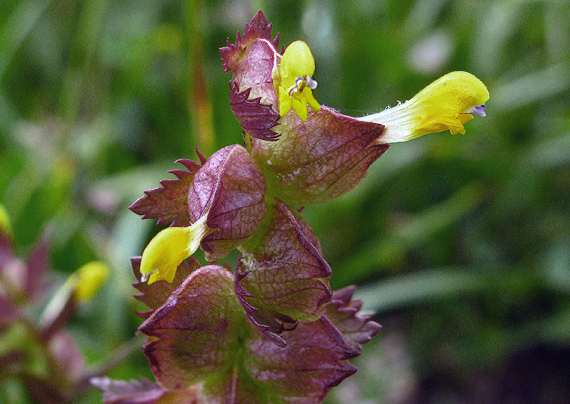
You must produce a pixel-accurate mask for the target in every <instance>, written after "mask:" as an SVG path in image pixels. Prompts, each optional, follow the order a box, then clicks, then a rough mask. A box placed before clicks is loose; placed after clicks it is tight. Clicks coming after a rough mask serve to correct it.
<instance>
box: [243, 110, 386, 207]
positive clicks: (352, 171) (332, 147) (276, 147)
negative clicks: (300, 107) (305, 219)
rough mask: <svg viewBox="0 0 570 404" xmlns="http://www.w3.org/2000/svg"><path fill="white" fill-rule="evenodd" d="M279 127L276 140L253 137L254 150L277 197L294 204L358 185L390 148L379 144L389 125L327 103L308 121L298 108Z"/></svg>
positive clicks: (311, 201) (319, 199) (318, 200)
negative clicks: (365, 119)
mask: <svg viewBox="0 0 570 404" xmlns="http://www.w3.org/2000/svg"><path fill="white" fill-rule="evenodd" d="M275 131H276V132H278V133H279V134H281V137H280V138H279V140H278V141H276V142H263V141H259V140H257V139H253V142H252V144H253V149H252V156H253V158H254V159H255V160H256V161H257V162H258V164H259V165H260V167H261V168H262V169H263V171H264V173H265V174H266V178H267V182H268V184H271V189H273V190H274V194H275V196H276V197H278V198H280V199H281V200H283V201H284V202H285V203H287V204H288V205H289V206H305V205H311V204H317V203H322V202H326V201H328V200H331V199H333V198H335V197H337V196H339V195H342V194H344V193H346V192H348V191H350V190H352V189H353V188H355V187H356V186H357V185H358V184H359V183H360V181H362V179H364V177H365V176H366V173H367V172H368V168H369V166H370V165H371V164H372V163H373V162H374V161H376V160H377V159H378V158H379V157H380V156H381V155H382V154H383V153H384V152H385V151H386V150H387V149H388V147H389V146H388V145H387V144H378V143H376V140H377V139H378V138H379V137H380V136H381V135H382V133H383V131H384V126H382V125H380V124H375V123H371V122H361V121H358V120H356V119H354V118H351V117H349V116H346V115H342V114H340V113H338V112H336V111H335V110H333V109H331V108H328V107H325V106H323V107H322V108H321V110H320V111H319V112H313V111H311V112H309V116H308V119H307V121H306V122H303V121H301V119H300V118H299V117H298V116H297V114H296V113H295V112H293V111H290V112H289V113H287V114H285V115H284V116H283V117H282V118H281V121H280V124H279V126H277V127H276V128H275Z"/></svg>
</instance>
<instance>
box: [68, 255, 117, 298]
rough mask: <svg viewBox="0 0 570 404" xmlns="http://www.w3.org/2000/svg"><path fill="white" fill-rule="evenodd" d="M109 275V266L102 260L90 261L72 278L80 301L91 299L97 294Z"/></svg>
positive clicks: (75, 292) (76, 295)
mask: <svg viewBox="0 0 570 404" xmlns="http://www.w3.org/2000/svg"><path fill="white" fill-rule="evenodd" d="M108 276H109V268H108V267H107V265H105V264H104V263H102V262H100V261H93V262H89V263H88V264H85V265H83V266H82V267H81V268H79V269H78V270H77V271H76V272H75V273H74V274H73V275H72V276H71V278H70V282H72V284H73V286H74V294H75V299H77V301H78V302H85V301H87V300H90V299H92V298H93V296H95V295H96V294H97V292H98V291H99V289H101V286H103V284H104V283H105V281H106V280H107V278H108Z"/></svg>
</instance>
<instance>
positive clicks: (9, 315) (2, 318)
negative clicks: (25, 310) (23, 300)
mask: <svg viewBox="0 0 570 404" xmlns="http://www.w3.org/2000/svg"><path fill="white" fill-rule="evenodd" d="M3 293H4V292H3V291H2V290H0V332H1V331H2V326H4V325H7V324H10V323H11V322H12V321H14V320H15V319H17V318H18V317H19V316H20V314H19V312H18V310H17V309H16V307H14V305H13V304H12V302H10V300H8V297H7V296H5V295H3Z"/></svg>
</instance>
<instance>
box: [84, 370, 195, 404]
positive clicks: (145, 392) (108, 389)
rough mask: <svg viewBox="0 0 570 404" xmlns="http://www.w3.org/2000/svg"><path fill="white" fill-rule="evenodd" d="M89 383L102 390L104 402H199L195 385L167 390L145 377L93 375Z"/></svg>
mask: <svg viewBox="0 0 570 404" xmlns="http://www.w3.org/2000/svg"><path fill="white" fill-rule="evenodd" d="M90 382H91V384H92V385H93V386H95V387H98V388H99V389H101V390H102V391H103V403H104V404H199V403H200V401H198V395H197V391H198V388H197V387H190V388H188V389H183V390H168V389H165V388H164V387H161V386H159V385H158V384H156V383H153V382H151V381H149V380H146V379H141V380H140V381H136V380H132V381H130V382H125V381H122V380H111V379H109V378H108V377H94V378H92V379H91V380H90Z"/></svg>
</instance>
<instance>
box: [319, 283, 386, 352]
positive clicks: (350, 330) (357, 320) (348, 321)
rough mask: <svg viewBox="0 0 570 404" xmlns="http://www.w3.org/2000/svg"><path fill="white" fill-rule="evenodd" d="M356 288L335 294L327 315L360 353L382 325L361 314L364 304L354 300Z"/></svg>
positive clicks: (350, 287)
mask: <svg viewBox="0 0 570 404" xmlns="http://www.w3.org/2000/svg"><path fill="white" fill-rule="evenodd" d="M354 289H355V287H354V286H347V287H345V288H343V289H340V290H337V291H335V292H334V293H333V296H332V299H331V302H330V304H329V305H328V306H327V309H326V315H327V317H328V318H329V319H330V321H331V322H332V323H333V324H334V325H335V326H336V327H337V329H338V330H339V331H340V332H341V333H342V334H343V335H344V337H345V338H346V340H347V341H348V342H349V343H350V344H351V345H352V346H354V347H355V348H356V349H358V351H359V352H360V349H361V348H362V344H364V343H366V342H368V341H370V339H371V338H372V337H373V336H374V335H376V334H377V333H378V331H380V328H381V326H380V324H378V323H376V322H374V321H372V320H370V316H369V315H366V314H362V313H360V314H359V311H360V308H361V307H362V302H361V301H360V300H352V295H353V294H354Z"/></svg>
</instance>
